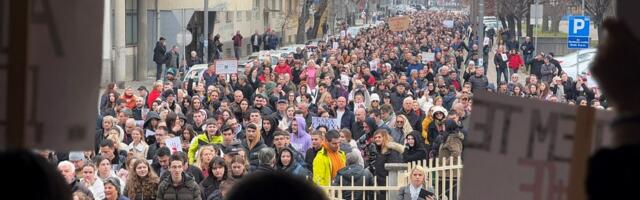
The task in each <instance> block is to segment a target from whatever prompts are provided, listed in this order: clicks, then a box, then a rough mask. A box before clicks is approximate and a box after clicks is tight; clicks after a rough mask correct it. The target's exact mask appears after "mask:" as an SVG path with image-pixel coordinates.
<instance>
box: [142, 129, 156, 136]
mask: <svg viewBox="0 0 640 200" xmlns="http://www.w3.org/2000/svg"><path fill="white" fill-rule="evenodd" d="M153 135H156V132H153V131H152V130H149V129H145V130H144V137H149V136H153Z"/></svg>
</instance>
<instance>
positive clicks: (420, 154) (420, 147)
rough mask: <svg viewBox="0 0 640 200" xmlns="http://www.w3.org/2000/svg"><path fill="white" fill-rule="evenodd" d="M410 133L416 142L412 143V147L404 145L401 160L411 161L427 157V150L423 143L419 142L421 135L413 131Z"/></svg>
mask: <svg viewBox="0 0 640 200" xmlns="http://www.w3.org/2000/svg"><path fill="white" fill-rule="evenodd" d="M411 135H413V138H416V139H415V141H416V143H415V144H414V145H413V147H410V146H409V145H405V147H404V152H403V153H402V159H403V161H404V162H413V161H419V160H424V159H427V150H426V149H425V147H424V143H421V142H420V140H421V138H422V137H421V136H419V135H418V134H416V133H415V132H414V133H411Z"/></svg>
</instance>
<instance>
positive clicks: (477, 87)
mask: <svg viewBox="0 0 640 200" xmlns="http://www.w3.org/2000/svg"><path fill="white" fill-rule="evenodd" d="M469 82H470V83H471V92H473V93H475V92H477V91H481V90H484V89H486V88H487V86H488V85H489V80H488V79H487V76H485V75H482V76H479V77H478V76H476V75H473V76H471V77H470V78H469Z"/></svg>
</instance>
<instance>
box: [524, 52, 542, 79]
mask: <svg viewBox="0 0 640 200" xmlns="http://www.w3.org/2000/svg"><path fill="white" fill-rule="evenodd" d="M526 62H527V65H531V71H530V73H531V74H534V75H536V76H537V77H538V79H540V78H542V64H544V59H543V56H542V54H538V55H536V57H535V58H534V59H531V60H528V61H526Z"/></svg>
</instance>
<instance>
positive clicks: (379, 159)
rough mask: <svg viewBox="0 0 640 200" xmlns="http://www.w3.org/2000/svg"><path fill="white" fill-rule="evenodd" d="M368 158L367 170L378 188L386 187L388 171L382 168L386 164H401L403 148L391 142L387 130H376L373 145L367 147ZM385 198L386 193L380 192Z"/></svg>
mask: <svg viewBox="0 0 640 200" xmlns="http://www.w3.org/2000/svg"><path fill="white" fill-rule="evenodd" d="M367 151H368V152H369V153H368V154H369V155H370V157H369V164H368V167H369V170H370V171H371V172H372V173H373V175H374V176H375V177H376V180H375V181H376V183H377V185H379V186H386V183H387V176H388V175H389V171H387V170H386V169H385V168H384V165H385V164H387V163H402V153H403V152H404V146H403V145H401V144H398V143H395V142H393V141H392V139H391V136H390V135H389V131H388V130H387V129H378V130H376V131H375V133H374V134H373V143H371V144H370V145H369V146H368V147H367ZM379 195H381V196H385V195H386V192H384V191H382V192H380V194H379Z"/></svg>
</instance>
